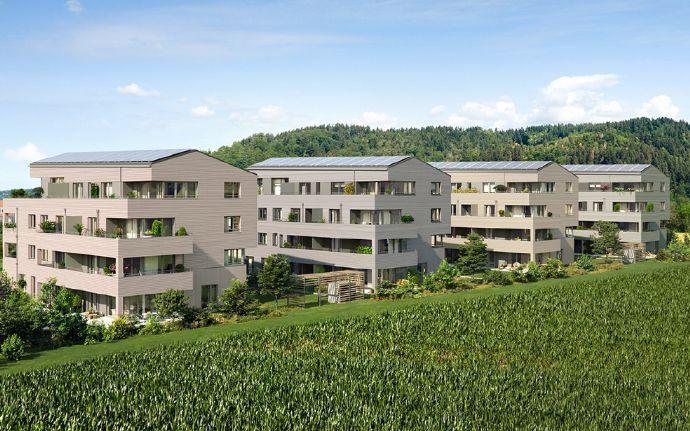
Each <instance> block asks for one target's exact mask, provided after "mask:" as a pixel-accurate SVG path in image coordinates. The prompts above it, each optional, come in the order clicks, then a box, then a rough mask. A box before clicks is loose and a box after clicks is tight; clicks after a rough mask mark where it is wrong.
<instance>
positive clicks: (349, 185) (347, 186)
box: [343, 183, 355, 195]
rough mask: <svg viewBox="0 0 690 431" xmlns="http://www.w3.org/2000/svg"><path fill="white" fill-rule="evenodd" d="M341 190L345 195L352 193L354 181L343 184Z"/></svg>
mask: <svg viewBox="0 0 690 431" xmlns="http://www.w3.org/2000/svg"><path fill="white" fill-rule="evenodd" d="M343 191H344V192H345V194H346V195H354V194H355V184H354V183H347V184H345V187H343Z"/></svg>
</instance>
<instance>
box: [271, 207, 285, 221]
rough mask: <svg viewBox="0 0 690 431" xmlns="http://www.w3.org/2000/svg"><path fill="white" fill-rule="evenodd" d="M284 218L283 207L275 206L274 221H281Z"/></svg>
mask: <svg viewBox="0 0 690 431" xmlns="http://www.w3.org/2000/svg"><path fill="white" fill-rule="evenodd" d="M282 219H283V209H282V208H273V221H281V220H282Z"/></svg>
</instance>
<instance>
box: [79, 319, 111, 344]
mask: <svg viewBox="0 0 690 431" xmlns="http://www.w3.org/2000/svg"><path fill="white" fill-rule="evenodd" d="M106 331H107V328H106V327H105V325H103V324H102V323H92V324H87V325H86V331H85V334H86V336H85V339H84V344H96V343H100V342H101V341H103V340H104V339H105V334H106Z"/></svg>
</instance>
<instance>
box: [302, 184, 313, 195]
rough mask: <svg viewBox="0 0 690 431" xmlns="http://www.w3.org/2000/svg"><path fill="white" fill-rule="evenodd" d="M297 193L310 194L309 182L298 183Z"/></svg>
mask: <svg viewBox="0 0 690 431" xmlns="http://www.w3.org/2000/svg"><path fill="white" fill-rule="evenodd" d="M299 194H301V195H310V194H311V183H299Z"/></svg>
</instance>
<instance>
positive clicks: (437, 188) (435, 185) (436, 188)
mask: <svg viewBox="0 0 690 431" xmlns="http://www.w3.org/2000/svg"><path fill="white" fill-rule="evenodd" d="M431 194H432V195H436V196H438V195H440V194H441V183H440V182H437V181H434V182H432V183H431Z"/></svg>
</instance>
